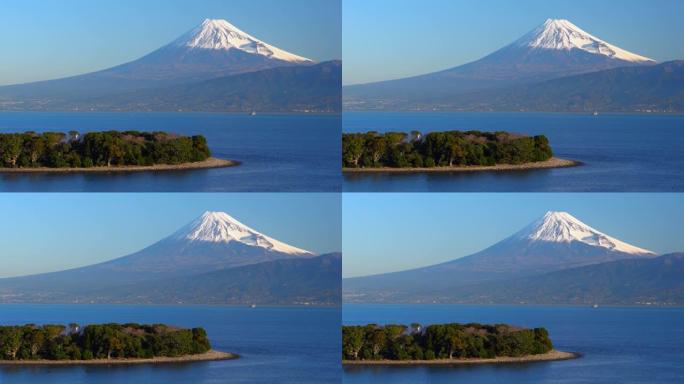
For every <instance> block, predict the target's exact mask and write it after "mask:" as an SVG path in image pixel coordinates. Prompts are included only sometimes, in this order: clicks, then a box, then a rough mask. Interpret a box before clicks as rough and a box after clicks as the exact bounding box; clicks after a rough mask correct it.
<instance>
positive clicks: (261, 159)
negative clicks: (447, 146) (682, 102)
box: [0, 112, 342, 192]
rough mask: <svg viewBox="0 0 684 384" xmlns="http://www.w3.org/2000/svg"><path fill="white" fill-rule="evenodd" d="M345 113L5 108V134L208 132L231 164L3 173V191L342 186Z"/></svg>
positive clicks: (1, 118)
mask: <svg viewBox="0 0 684 384" xmlns="http://www.w3.org/2000/svg"><path fill="white" fill-rule="evenodd" d="M339 124H340V117H339V116H334V115H329V116H328V115H257V116H248V115H246V114H222V113H32V112H27V113H24V112H11V113H9V112H5V113H0V132H23V131H29V130H32V131H36V132H42V131H60V132H68V131H69V130H77V131H79V132H88V131H94V130H112V129H114V130H140V131H154V130H159V131H168V132H174V133H179V134H184V135H195V134H202V135H204V136H206V138H207V141H208V142H209V147H210V148H211V150H212V155H213V156H215V157H219V158H227V159H234V160H239V161H242V162H243V164H242V165H240V166H238V167H232V168H218V169H206V170H192V171H183V172H160V173H130V174H71V175H63V174H62V175H57V174H48V175H46V174H43V175H35V174H33V175H16V174H13V175H7V174H5V175H0V191H50V192H53V191H54V192H59V191H86V192H91V191H93V192H95V191H104V192H110V191H111V192H119V191H135V192H147V191H161V192H167V191H168V192H224V191H250V192H251V191H267V192H281V191H292V192H303V191H315V192H337V191H339V190H340V189H341V183H342V178H341V176H340V166H341V162H340V127H339Z"/></svg>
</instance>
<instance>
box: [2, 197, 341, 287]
mask: <svg viewBox="0 0 684 384" xmlns="http://www.w3.org/2000/svg"><path fill="white" fill-rule="evenodd" d="M340 208H341V204H340V196H339V194H324V193H323V194H316V193H303V194H290V193H274V194H261V193H246V194H240V193H230V194H221V193H189V194H172V193H170V194H155V193H149V194H127V193H118V194H101V193H86V194H78V193H73V194H70V193H67V194H50V193H47V194H29V193H19V194H10V193H3V194H2V196H0V212H2V218H3V219H2V220H0V244H1V246H0V265H1V266H2V267H1V268H0V277H7V276H16V275H25V274H32V273H38V272H47V271H56V270H62V269H66V268H71V267H78V266H83V265H89V264H93V263H97V262H101V261H106V260H110V259H114V258H117V257H120V256H125V255H127V254H130V253H132V252H135V251H138V250H140V249H142V248H144V247H146V246H148V245H151V244H152V243H154V242H156V241H158V240H161V239H162V238H164V237H166V236H168V235H170V234H172V233H173V232H175V231H176V230H178V229H179V228H181V227H182V226H184V225H186V224H188V223H189V222H191V221H192V220H194V219H196V218H197V217H199V216H200V215H202V213H204V211H207V210H211V211H224V212H227V213H228V214H230V215H231V216H233V217H235V218H236V219H237V220H239V221H241V222H242V223H244V224H246V225H248V226H250V227H252V228H254V229H255V230H257V231H259V232H262V233H264V234H266V235H268V236H271V237H273V238H275V239H278V240H281V241H283V242H285V243H288V244H291V245H294V246H297V247H300V248H304V249H306V250H309V251H312V252H315V253H319V254H320V253H326V252H334V251H340V250H341V235H340V231H341V230H340V221H341V218H340V215H341V212H340Z"/></svg>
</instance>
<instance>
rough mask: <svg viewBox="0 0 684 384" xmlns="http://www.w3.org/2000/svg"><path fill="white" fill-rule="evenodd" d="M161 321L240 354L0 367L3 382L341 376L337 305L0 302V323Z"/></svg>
mask: <svg viewBox="0 0 684 384" xmlns="http://www.w3.org/2000/svg"><path fill="white" fill-rule="evenodd" d="M71 322H76V323H78V324H81V325H84V324H92V323H107V322H138V323H164V324H169V325H175V326H181V327H198V326H201V327H204V328H205V329H206V330H207V334H208V336H209V340H210V342H211V344H212V348H214V349H217V350H220V351H226V352H234V353H237V354H239V355H240V358H239V359H236V360H226V361H214V362H192V363H184V364H156V365H153V364H151V365H130V366H121V365H114V366H0V383H2V384H15V383H16V384H35V383H51V384H62V383H63V384H79V383H83V384H85V383H87V384H106V383H146V384H147V383H149V384H157V383H159V384H173V383H182V384H186V383H193V384H212V383H293V384H294V383H339V382H340V377H341V365H340V355H341V350H340V348H341V347H340V337H341V336H340V309H339V308H313V307H306V308H302V307H256V308H249V307H246V306H245V307H238V306H199V305H198V306H192V305H184V306H183V305H177V306H166V305H48V304H41V305H30V304H3V305H0V324H2V325H13V324H26V323H36V324H47V323H52V324H68V323H71Z"/></svg>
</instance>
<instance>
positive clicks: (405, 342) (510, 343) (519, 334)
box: [342, 323, 553, 360]
mask: <svg viewBox="0 0 684 384" xmlns="http://www.w3.org/2000/svg"><path fill="white" fill-rule="evenodd" d="M551 349H553V344H552V343H551V340H550V339H549V334H548V332H547V331H546V329H544V328H534V329H525V328H516V327H512V326H510V325H505V324H496V325H482V324H477V323H470V324H458V323H452V324H434V325H430V326H427V327H423V326H421V325H420V324H417V323H414V324H412V325H411V327H406V326H404V325H396V324H389V325H385V326H379V325H377V324H368V325H363V326H343V327H342V359H343V360H434V359H468V358H494V357H502V356H509V357H520V356H527V355H536V354H543V353H547V352H549V351H551Z"/></svg>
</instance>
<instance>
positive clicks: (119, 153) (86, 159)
mask: <svg viewBox="0 0 684 384" xmlns="http://www.w3.org/2000/svg"><path fill="white" fill-rule="evenodd" d="M210 155H211V154H210V151H209V147H208V145H207V141H206V139H205V138H204V136H201V135H197V136H192V137H187V136H178V135H173V134H169V133H165V132H138V131H122V132H120V131H107V132H89V133H86V134H84V135H80V134H79V133H78V132H76V131H70V132H69V134H68V135H66V134H64V133H61V132H45V133H42V134H40V133H36V132H25V133H5V134H0V167H4V168H17V167H21V168H35V167H49V168H66V167H73V168H90V167H111V166H131V165H135V166H140V165H148V166H151V165H155V164H181V163H188V162H197V161H203V160H206V159H207V158H209V156H210Z"/></svg>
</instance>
